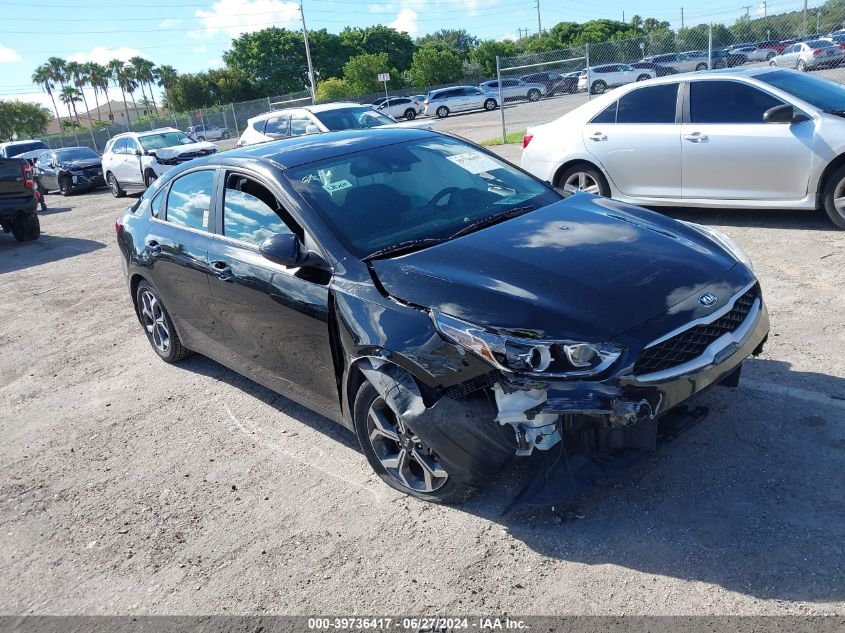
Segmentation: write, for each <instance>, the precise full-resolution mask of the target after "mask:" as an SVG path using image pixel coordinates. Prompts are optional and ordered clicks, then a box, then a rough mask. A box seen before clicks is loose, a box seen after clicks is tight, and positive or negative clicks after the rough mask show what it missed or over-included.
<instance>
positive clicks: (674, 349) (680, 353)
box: [634, 285, 759, 376]
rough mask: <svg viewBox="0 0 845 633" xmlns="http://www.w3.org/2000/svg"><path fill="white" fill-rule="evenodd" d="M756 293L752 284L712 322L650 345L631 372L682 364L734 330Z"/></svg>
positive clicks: (651, 370) (747, 310)
mask: <svg viewBox="0 0 845 633" xmlns="http://www.w3.org/2000/svg"><path fill="white" fill-rule="evenodd" d="M758 296H759V290H758V288H757V286H756V285H755V286H754V287H753V288H751V289H750V290H749V291H748V292H746V293H745V294H744V295H742V296H741V297H740V298H739V299H737V300H736V302H735V303H734V305H733V308H731V309H730V311H729V312H726V313H725V314H723V315H722V316H720V317H719V318H718V319H716V320H715V321H712V322H711V323H701V324H699V325H695V326H693V327H691V328H689V329H688V330H684V331H683V332H681V333H679V334H676V335H675V336H673V337H672V338H669V339H666V340H665V341H662V342H660V343H658V344H657V345H655V346H653V347H649V348H646V349H644V350H643V351H642V353H641V354H640V357H639V359H637V362H636V364H635V365H634V375H636V376H641V375H643V374H651V373H654V372H656V371H663V370H664V369H671V368H672V367H677V366H678V365H683V364H684V363H686V362H689V361H691V360H693V359H695V358H698V357H699V356H701V355H702V354H703V353H704V350H705V349H707V347H708V346H709V345H710V344H711V343H712V342H713V341H715V340H716V339H718V338H719V337H720V336H722V335H724V334H727V333H728V332H733V331H735V330H736V329H737V328H738V327H739V326H740V325H742V323H743V322H744V321H745V319H746V317H747V316H748V313H749V312H750V311H751V306H753V305H754V300H755V299H756V298H757V297H758Z"/></svg>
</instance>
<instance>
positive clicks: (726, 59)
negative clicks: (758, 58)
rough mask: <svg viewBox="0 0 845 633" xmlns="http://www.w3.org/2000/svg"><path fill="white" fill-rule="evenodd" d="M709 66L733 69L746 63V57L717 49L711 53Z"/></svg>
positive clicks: (738, 53) (742, 54) (737, 52)
mask: <svg viewBox="0 0 845 633" xmlns="http://www.w3.org/2000/svg"><path fill="white" fill-rule="evenodd" d="M711 55H712V56H711V58H710V65H711V66H712V67H713V68H735V67H737V66H742V65H743V64H746V63H748V55H746V54H745V53H741V52H739V51H729V50H728V49H724V48H723V49H717V50H713V51H712V53H711Z"/></svg>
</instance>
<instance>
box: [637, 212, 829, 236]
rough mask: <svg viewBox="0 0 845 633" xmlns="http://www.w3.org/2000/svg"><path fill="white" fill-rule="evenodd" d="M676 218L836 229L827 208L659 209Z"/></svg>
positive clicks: (770, 227) (797, 228)
mask: <svg viewBox="0 0 845 633" xmlns="http://www.w3.org/2000/svg"><path fill="white" fill-rule="evenodd" d="M654 210H655V211H657V212H658V213H662V214H664V215H667V216H669V217H671V218H674V219H676V220H683V221H685V222H696V223H698V224H705V225H713V226H736V227H749V228H753V227H759V228H766V229H787V230H804V231H807V230H811V231H834V230H836V227H835V226H834V225H833V223H832V222H831V221H830V218H828V217H827V214H826V213H825V212H824V211H812V210H773V209H692V208H655V209H654Z"/></svg>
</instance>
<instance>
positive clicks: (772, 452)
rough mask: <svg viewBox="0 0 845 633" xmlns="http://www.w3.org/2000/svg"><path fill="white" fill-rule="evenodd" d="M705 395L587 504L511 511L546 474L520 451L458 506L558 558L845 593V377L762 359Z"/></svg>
mask: <svg viewBox="0 0 845 633" xmlns="http://www.w3.org/2000/svg"><path fill="white" fill-rule="evenodd" d="M180 367H183V368H185V369H187V370H189V371H194V372H197V373H201V374H204V375H207V376H211V377H214V378H216V379H218V380H221V381H222V382H226V383H228V384H231V385H233V386H235V387H237V388H238V389H241V390H242V391H244V392H246V393H248V394H250V395H252V396H253V397H256V398H258V399H259V400H261V401H263V402H265V403H267V404H269V405H271V406H273V407H274V408H276V409H277V410H278V411H280V412H282V413H284V414H286V415H289V416H291V417H292V418H294V419H296V420H298V421H300V422H302V423H304V424H306V425H308V426H309V427H311V428H313V429H315V430H317V431H319V432H321V433H324V434H325V435H326V436H328V437H330V438H332V439H334V440H336V441H337V442H339V443H341V444H342V445H344V446H346V447H350V448H355V449H356V450H360V449H359V447H358V442H357V439H356V438H355V436H354V435H353V433H352V432H350V431H348V430H347V429H345V428H343V427H341V426H340V425H338V424H336V423H334V422H332V421H331V420H328V419H327V418H325V417H323V416H321V415H319V414H317V413H314V412H312V411H310V410H308V409H306V408H305V407H302V406H300V405H298V404H296V403H294V402H292V401H290V400H288V399H287V398H284V397H283V396H280V395H278V394H276V393H274V392H272V391H270V390H269V389H265V388H264V387H261V386H259V385H257V384H256V383H254V382H252V381H251V380H249V379H247V378H244V377H242V376H240V375H239V374H236V373H235V372H233V371H230V370H229V369H227V368H225V367H223V366H221V365H219V364H217V363H216V362H214V361H211V360H209V359H207V358H205V357H202V356H194V357H192V358H191V359H189V360H187V361H186V362H185V363H183V364H181V365H180ZM784 385H801V388H791V389H790V388H785V387H783V386H784ZM695 403H696V404H700V405H704V406H707V407H709V410H710V413H709V415H708V417H707V418H706V419H705V420H703V421H702V422H700V423H699V424H697V425H696V426H694V427H693V428H691V429H689V430H688V431H686V432H685V433H683V434H682V435H681V436H680V437H679V438H678V439H676V440H675V441H674V442H671V443H670V444H668V445H667V446H665V447H663V448H661V449H660V450H658V451H657V452H656V453H654V454H652V455H651V456H649V457H648V458H647V459H645V460H644V461H643V462H642V463H641V464H640V465H639V466H638V467H637V468H636V469H635V470H634V471H633V472H632V473H629V474H628V475H625V476H624V477H622V478H621V479H619V480H618V481H616V482H615V483H612V484H608V485H604V486H602V487H600V488H597V489H594V490H593V491H591V492H589V493H587V494H585V495H583V496H582V497H580V498H579V499H578V500H577V501H576V504H575V505H569V506H565V507H564V508H560V507H558V508H556V512H550V511H548V510H547V511H535V512H532V513H529V514H513V513H510V514H507V515H505V514H503V513H504V511H505V510H506V508H507V507H508V505H509V504H510V503H511V501H512V500H513V497H514V495H515V494H516V492H518V491H519V489H520V488H521V486H522V484H523V483H524V482H526V481H527V480H528V479H529V477H530V475H531V473H532V472H533V466H532V465H531V463H530V462H527V461H526V460H520V461H516V460H515V461H514V462H513V463H511V464H510V465H509V466H507V467H506V468H505V469H503V470H502V471H501V472H500V473H499V474H498V475H497V476H496V477H495V478H494V480H493V481H492V482H491V484H490V485H489V487H488V488H486V489H485V490H484V491H483V492H482V493H480V494H479V495H477V496H476V497H474V498H473V499H471V500H470V501H469V502H467V503H465V504H464V505H461V506H458V507H457V509H458V510H459V511H462V512H466V513H469V514H472V515H475V516H478V517H482V518H485V519H487V520H489V521H491V522H494V523H497V524H499V525H501V526H502V527H504V528H505V529H507V530H508V532H509V533H510V534H511V535H512V536H513V537H514V538H517V539H519V540H521V541H523V542H524V543H525V544H526V545H527V546H529V547H530V548H532V549H533V550H535V551H536V552H538V553H539V554H541V555H542V556H544V557H548V558H550V559H558V560H566V561H570V562H579V563H584V564H587V565H616V566H620V567H625V568H628V569H632V570H637V571H639V572H643V573H646V574H652V575H665V576H670V577H675V578H682V579H685V580H688V581H689V582H706V583H712V584H716V585H719V586H721V587H723V588H724V589H726V590H728V591H733V592H738V593H741V594H746V595H750V596H754V597H757V598H763V599H775V600H789V601H828V600H842V599H843V598H845V522H843V521H842V517H843V516H845V379H844V378H841V377H836V376H829V375H825V374H819V373H803V372H795V371H792V369H791V367H790V366H789V364H788V363H784V362H780V361H773V360H759V359H755V360H749V361H747V363H746V366H745V367H744V375H743V382H742V384H741V385H740V387H739V388H737V389H732V388H726V387H717V388H714V389H712V390H710V391H708V392H707V393H706V394H702V395H701V396H699V397H698V398H697V399H696V400H695ZM361 459H362V460H363V459H365V458H364V456H363V454H362V455H361ZM560 473H561V474H562V475H563V476H565V471H563V470H561V471H560ZM561 510H563V512H561ZM567 510H570V511H571V510H574V512H572V513H571V516H570V515H568V514H567V512H566V511H567ZM579 517H583V518H579ZM645 589H646V587H645V586H644V590H645ZM609 590H612V588H610V589H609Z"/></svg>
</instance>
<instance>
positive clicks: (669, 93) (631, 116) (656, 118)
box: [616, 84, 678, 123]
mask: <svg viewBox="0 0 845 633" xmlns="http://www.w3.org/2000/svg"><path fill="white" fill-rule="evenodd" d="M677 100H678V84H666V85H663V86H649V87H648V88H639V89H638V90H634V91H632V92H629V93H628V94H626V95H625V96H624V97H622V98H621V99H619V109H618V110H617V113H616V122H617V123H674V122H675V107H676V104H677Z"/></svg>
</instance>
